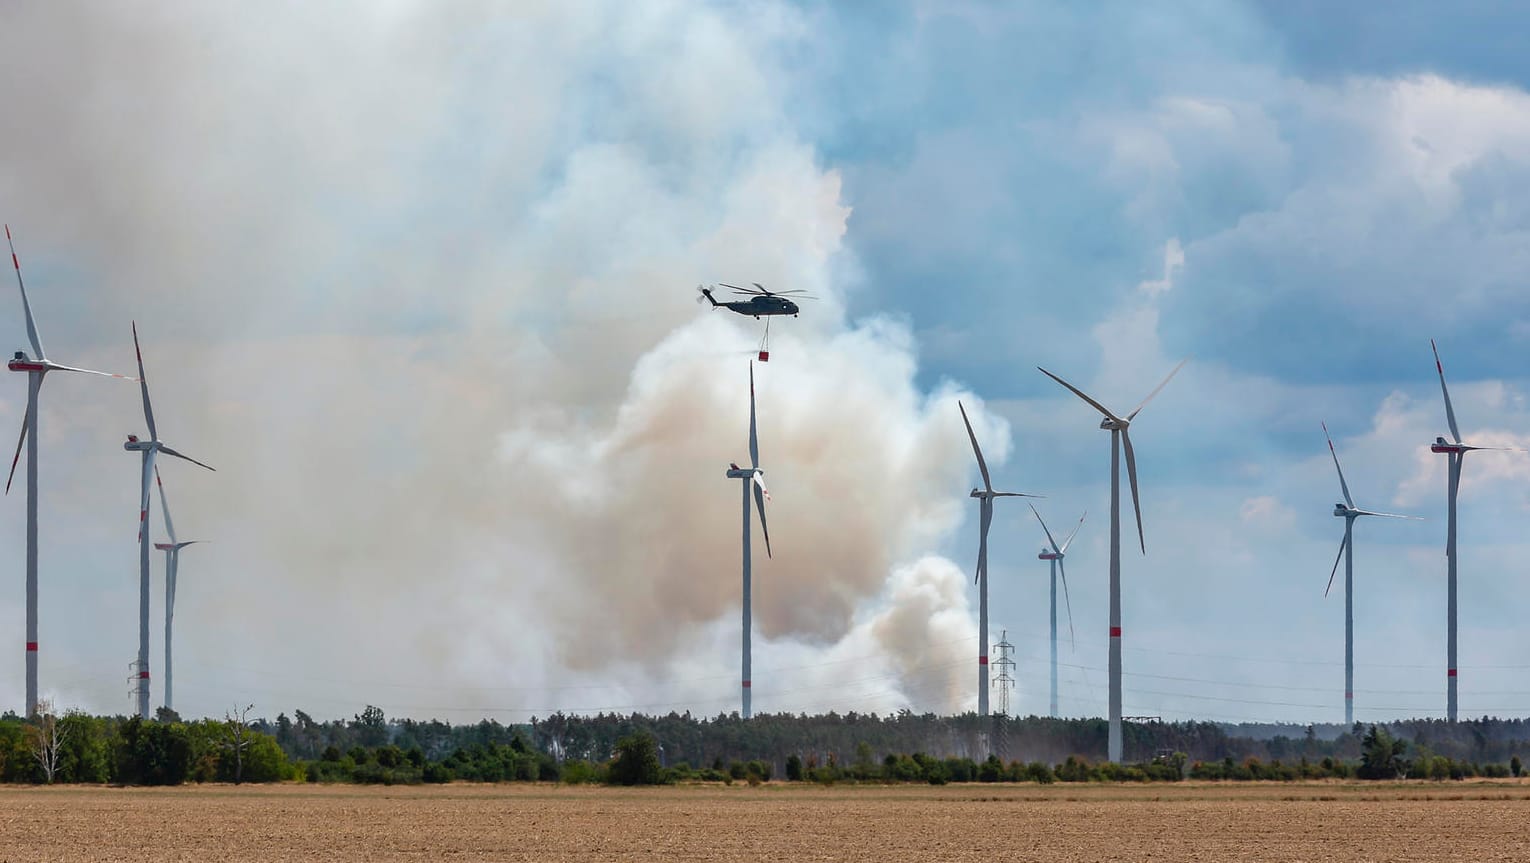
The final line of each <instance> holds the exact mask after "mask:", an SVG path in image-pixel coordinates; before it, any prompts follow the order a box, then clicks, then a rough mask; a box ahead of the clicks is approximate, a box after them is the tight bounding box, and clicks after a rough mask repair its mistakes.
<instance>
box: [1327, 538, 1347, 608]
mask: <svg viewBox="0 0 1530 863" xmlns="http://www.w3.org/2000/svg"><path fill="white" fill-rule="evenodd" d="M1348 545H1349V533H1348V532H1345V534H1344V538H1343V539H1341V540H1339V554H1338V556H1337V557H1335V558H1334V559H1333V572H1330V573H1328V586H1327V587H1325V588H1323V597H1324V598H1325V599H1326V598H1327V597H1328V591H1330V590H1333V577H1334V576H1335V575H1338V574H1339V561H1341V560H1343V559H1344V549H1345V547H1347V546H1348Z"/></svg>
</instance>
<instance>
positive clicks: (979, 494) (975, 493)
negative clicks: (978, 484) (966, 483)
mask: <svg viewBox="0 0 1530 863" xmlns="http://www.w3.org/2000/svg"><path fill="white" fill-rule="evenodd" d="M967 496H968V497H982V496H983V490H982V489H980V488H975V489H973V490H972V493H971V494H969V495H967Z"/></svg>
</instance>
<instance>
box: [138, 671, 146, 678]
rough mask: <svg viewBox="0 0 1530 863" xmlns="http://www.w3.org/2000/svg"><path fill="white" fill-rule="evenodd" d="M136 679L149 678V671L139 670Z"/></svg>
mask: <svg viewBox="0 0 1530 863" xmlns="http://www.w3.org/2000/svg"><path fill="white" fill-rule="evenodd" d="M138 679H140V680H148V679H149V672H147V671H140V672H138Z"/></svg>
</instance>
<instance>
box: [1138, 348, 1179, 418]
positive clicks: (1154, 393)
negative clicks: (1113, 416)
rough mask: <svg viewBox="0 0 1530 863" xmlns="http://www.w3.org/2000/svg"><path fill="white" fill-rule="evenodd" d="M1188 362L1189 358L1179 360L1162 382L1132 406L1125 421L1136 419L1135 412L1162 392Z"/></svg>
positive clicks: (1139, 411) (1140, 410) (1140, 411)
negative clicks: (1139, 402)
mask: <svg viewBox="0 0 1530 863" xmlns="http://www.w3.org/2000/svg"><path fill="white" fill-rule="evenodd" d="M1188 362H1190V360H1189V358H1186V359H1182V360H1180V361H1179V365H1177V366H1175V367H1174V371H1172V372H1169V376H1168V377H1166V378H1164V379H1163V383H1161V384H1159V385H1158V386H1157V387H1155V388H1154V389H1153V391H1152V392H1150V393H1148V395H1147V398H1145V399H1143V400H1142V404H1139V405H1137V406H1136V407H1134V408H1132V412H1131V413H1129V414H1127V415H1126V421H1127V422H1131V421H1132V420H1134V419H1136V418H1137V414H1139V413H1142V409H1143V408H1145V407H1147V403H1148V402H1150V401H1152V400H1153V397H1154V396H1157V395H1158V394H1159V393H1160V392H1162V391H1163V388H1164V387H1166V386H1168V385H1169V381H1171V380H1173V379H1174V376H1175V375H1177V374H1179V370H1180V369H1182V368H1184V367H1185V363H1188Z"/></svg>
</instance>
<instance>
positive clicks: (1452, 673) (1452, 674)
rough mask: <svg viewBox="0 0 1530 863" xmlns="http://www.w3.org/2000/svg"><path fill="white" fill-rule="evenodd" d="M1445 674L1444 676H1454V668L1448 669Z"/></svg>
mask: <svg viewBox="0 0 1530 863" xmlns="http://www.w3.org/2000/svg"><path fill="white" fill-rule="evenodd" d="M1445 676H1446V677H1455V676H1456V670H1455V669H1454V668H1452V669H1450V670H1449V671H1447V672H1445Z"/></svg>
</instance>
